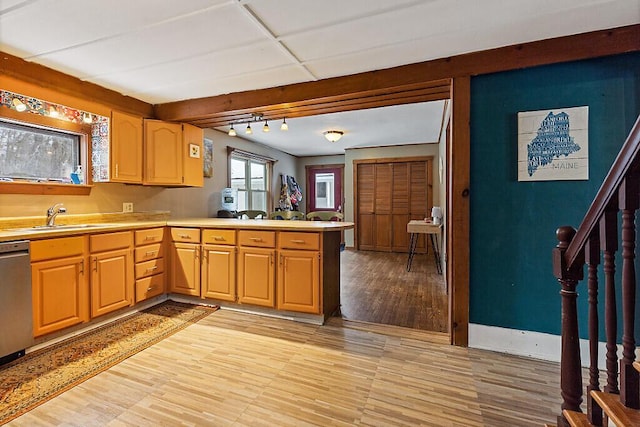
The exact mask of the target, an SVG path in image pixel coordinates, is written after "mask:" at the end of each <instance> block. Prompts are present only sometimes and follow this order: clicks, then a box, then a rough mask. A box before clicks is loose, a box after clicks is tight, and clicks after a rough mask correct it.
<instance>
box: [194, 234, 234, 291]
mask: <svg viewBox="0 0 640 427" xmlns="http://www.w3.org/2000/svg"><path fill="white" fill-rule="evenodd" d="M235 245H236V231H235V230H215V229H205V230H202V276H201V282H200V283H201V291H200V292H201V296H202V297H203V298H213V299H219V300H223V301H235V300H236V252H237V250H236V246H235Z"/></svg>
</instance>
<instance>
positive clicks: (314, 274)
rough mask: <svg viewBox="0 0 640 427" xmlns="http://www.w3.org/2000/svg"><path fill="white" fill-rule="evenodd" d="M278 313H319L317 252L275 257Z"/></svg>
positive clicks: (283, 253) (291, 251)
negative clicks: (276, 260) (282, 311)
mask: <svg viewBox="0 0 640 427" xmlns="http://www.w3.org/2000/svg"><path fill="white" fill-rule="evenodd" d="M278 258H279V259H278V287H277V294H278V307H277V308H278V310H290V311H302V312H305V313H320V269H319V263H320V252H317V251H295V250H281V251H280V252H279V254H278Z"/></svg>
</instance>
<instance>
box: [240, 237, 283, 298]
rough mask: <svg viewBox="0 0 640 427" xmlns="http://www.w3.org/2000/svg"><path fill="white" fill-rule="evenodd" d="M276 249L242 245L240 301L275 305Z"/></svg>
mask: <svg viewBox="0 0 640 427" xmlns="http://www.w3.org/2000/svg"><path fill="white" fill-rule="evenodd" d="M274 258H275V250H274V249H265V248H249V247H240V249H239V250H238V302H240V303H243V304H254V305H261V306H265V307H275V298H274V293H275V289H274V288H275V280H274V276H275V266H274V262H275V261H274Z"/></svg>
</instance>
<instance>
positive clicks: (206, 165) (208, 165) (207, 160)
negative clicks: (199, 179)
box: [202, 138, 213, 178]
mask: <svg viewBox="0 0 640 427" xmlns="http://www.w3.org/2000/svg"><path fill="white" fill-rule="evenodd" d="M203 160H204V162H203V171H202V175H203V176H204V177H205V178H211V177H212V176H213V141H212V140H210V139H207V138H205V139H204V159H203Z"/></svg>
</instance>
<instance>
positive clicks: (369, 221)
mask: <svg viewBox="0 0 640 427" xmlns="http://www.w3.org/2000/svg"><path fill="white" fill-rule="evenodd" d="M356 185H357V186H358V197H357V209H358V217H357V222H356V228H357V230H358V248H359V249H362V250H369V251H370V250H375V248H376V243H375V229H374V224H375V221H374V220H375V216H374V212H375V211H374V189H375V165H374V164H359V165H358V166H357V172H356Z"/></svg>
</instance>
